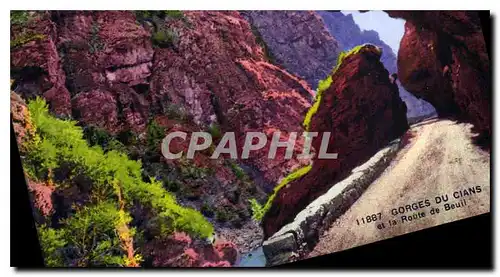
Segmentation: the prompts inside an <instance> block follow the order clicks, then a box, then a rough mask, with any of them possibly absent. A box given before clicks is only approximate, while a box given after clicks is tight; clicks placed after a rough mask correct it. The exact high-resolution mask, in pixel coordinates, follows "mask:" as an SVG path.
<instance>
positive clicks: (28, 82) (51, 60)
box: [10, 12, 71, 116]
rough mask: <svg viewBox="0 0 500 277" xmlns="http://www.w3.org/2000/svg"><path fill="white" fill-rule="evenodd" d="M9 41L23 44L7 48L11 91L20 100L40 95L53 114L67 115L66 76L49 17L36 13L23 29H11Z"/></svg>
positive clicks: (68, 94)
mask: <svg viewBox="0 0 500 277" xmlns="http://www.w3.org/2000/svg"><path fill="white" fill-rule="evenodd" d="M11 41H27V42H26V43H24V44H23V45H15V46H14V47H12V49H11V54H10V57H11V61H10V66H11V75H12V77H13V79H15V80H16V81H15V83H14V89H15V91H16V92H17V93H18V94H20V95H21V96H22V97H23V98H30V97H33V96H36V95H39V96H43V97H44V98H45V99H46V100H47V102H49V104H50V108H51V110H52V111H53V112H54V113H55V114H57V115H60V116H68V115H70V114H71V103H70V98H71V96H70V93H69V91H68V90H67V89H66V86H65V82H66V77H65V74H64V72H63V70H62V65H61V59H60V58H59V55H58V52H57V48H56V41H57V34H56V27H55V24H54V23H53V22H52V21H51V20H50V14H49V13H47V12H44V13H41V14H39V15H38V16H37V17H36V18H34V19H33V20H32V21H31V22H29V24H28V25H27V26H13V27H12V32H11Z"/></svg>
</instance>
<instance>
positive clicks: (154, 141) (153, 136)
mask: <svg viewBox="0 0 500 277" xmlns="http://www.w3.org/2000/svg"><path fill="white" fill-rule="evenodd" d="M164 137H165V128H164V127H162V126H160V125H159V124H158V123H157V122H156V121H155V120H151V121H150V122H149V124H148V125H147V128H146V140H147V148H148V150H149V151H157V150H158V149H159V147H158V146H159V145H160V143H161V141H162V140H163V138H164Z"/></svg>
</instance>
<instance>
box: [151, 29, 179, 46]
mask: <svg viewBox="0 0 500 277" xmlns="http://www.w3.org/2000/svg"><path fill="white" fill-rule="evenodd" d="M151 39H152V41H153V45H154V46H157V47H160V48H167V47H173V46H176V45H177V44H178V42H179V32H177V30H175V29H166V30H165V29H159V30H157V31H156V32H154V33H153V35H152V36H151Z"/></svg>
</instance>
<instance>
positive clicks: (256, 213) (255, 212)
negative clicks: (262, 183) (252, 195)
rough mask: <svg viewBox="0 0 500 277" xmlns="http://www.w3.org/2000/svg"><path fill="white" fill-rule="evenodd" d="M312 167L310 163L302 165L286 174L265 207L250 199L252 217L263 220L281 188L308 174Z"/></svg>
mask: <svg viewBox="0 0 500 277" xmlns="http://www.w3.org/2000/svg"><path fill="white" fill-rule="evenodd" d="M311 168H312V165H308V166H305V167H301V168H299V169H297V170H295V171H294V172H292V173H290V174H288V176H286V177H285V178H284V179H283V180H281V182H280V183H279V184H278V185H277V186H276V187H275V188H274V190H273V192H272V193H271V195H269V197H268V199H267V202H266V204H265V205H264V206H263V207H262V206H261V205H260V204H259V203H258V202H257V201H256V200H255V199H251V200H249V201H250V205H251V208H252V218H253V219H255V220H257V221H260V220H262V218H263V217H264V215H265V213H266V212H267V211H268V210H269V209H270V208H271V205H272V203H273V201H274V198H276V195H278V191H279V190H280V189H282V188H283V187H285V186H286V185H287V184H288V183H290V182H291V181H294V180H296V179H298V178H300V177H302V176H304V175H306V174H307V172H309V170H311Z"/></svg>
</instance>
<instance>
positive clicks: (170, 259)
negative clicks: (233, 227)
mask: <svg viewBox="0 0 500 277" xmlns="http://www.w3.org/2000/svg"><path fill="white" fill-rule="evenodd" d="M144 251H145V253H148V254H149V256H151V257H154V258H153V259H152V260H150V261H147V266H155V267H230V266H231V264H234V262H235V261H236V254H235V253H237V251H236V249H235V246H234V244H232V243H230V242H225V241H220V242H216V243H215V245H213V246H212V245H211V244H207V243H203V242H200V241H195V240H193V239H192V238H190V237H189V236H188V235H186V234H185V233H174V234H172V235H171V236H169V237H167V238H163V239H160V240H154V241H152V242H150V243H149V244H147V245H146V246H145V250H144ZM228 259H229V260H228Z"/></svg>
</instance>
